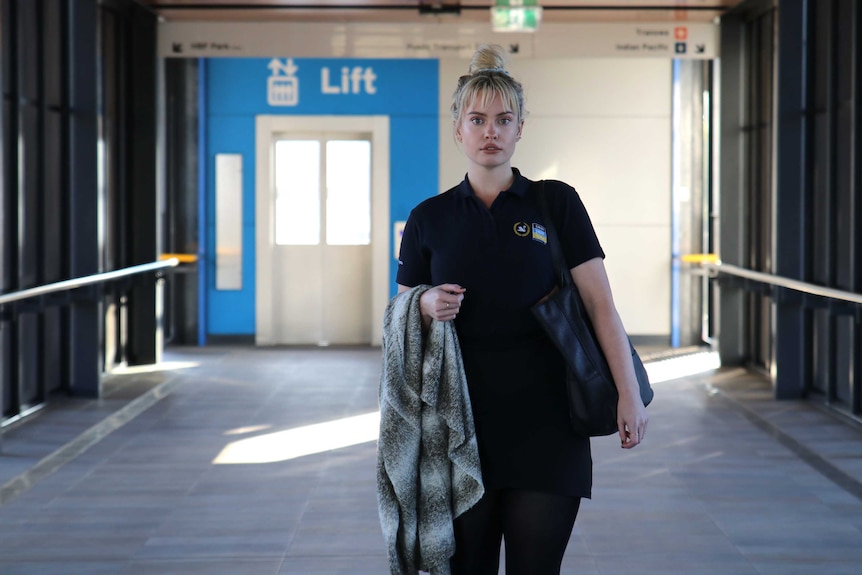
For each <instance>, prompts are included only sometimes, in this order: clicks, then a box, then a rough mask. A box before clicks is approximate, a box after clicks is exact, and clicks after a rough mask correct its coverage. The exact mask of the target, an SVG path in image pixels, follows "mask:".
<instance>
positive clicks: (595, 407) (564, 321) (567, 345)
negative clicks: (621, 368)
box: [532, 182, 653, 437]
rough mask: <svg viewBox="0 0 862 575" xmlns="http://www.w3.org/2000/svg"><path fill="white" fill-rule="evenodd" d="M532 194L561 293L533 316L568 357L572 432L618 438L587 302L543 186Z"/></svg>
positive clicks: (645, 392)
mask: <svg viewBox="0 0 862 575" xmlns="http://www.w3.org/2000/svg"><path fill="white" fill-rule="evenodd" d="M537 187H538V189H536V188H537ZM532 192H533V194H534V196H535V197H536V201H537V202H538V204H539V207H540V208H541V210H542V216H543V217H544V220H545V227H546V229H547V233H548V245H549V247H550V249H551V256H552V258H553V260H554V269H555V271H556V272H557V274H558V276H559V282H558V283H559V285H558V287H559V289H558V290H557V291H556V292H554V293H553V294H552V295H551V296H550V297H548V298H547V299H545V300H543V301H541V302H539V303H538V304H536V305H535V306H533V308H532V312H533V315H534V316H535V317H536V319H537V320H538V321H539V323H540V324H541V325H542V327H543V328H544V330H545V332H546V333H547V334H548V336H549V337H550V338H551V341H553V342H554V345H555V346H556V347H557V349H559V350H560V353H562V354H563V358H565V361H566V367H567V369H566V381H565V385H566V391H567V393H568V400H569V415H570V419H571V424H572V430H573V431H574V432H575V433H576V434H577V435H581V436H587V437H597V436H603V435H611V434H613V433H617V432H618V431H619V428H618V427H617V403H618V402H619V394H618V392H617V387H616V385H614V379H613V376H612V375H611V370H610V367H608V362H607V360H606V359H605V355H604V353H603V352H602V349H601V347H600V346H599V342H598V340H597V339H596V334H595V331H594V330H593V325H592V323H591V322H590V318H589V316H588V315H587V312H586V309H585V308H584V302H583V300H581V295H580V293H578V288H577V287H576V286H575V283H574V281H573V280H572V274H571V273H570V272H569V269H568V267H567V266H566V264H565V262H564V260H563V252H562V249H561V246H560V243H559V239H558V236H557V232H556V229H555V227H554V224H553V222H552V221H551V216H550V212H549V210H548V205H547V200H546V199H545V194H544V182H541V183H540V185H539V186H535V185H534V186H533V190H532ZM629 347H630V348H631V350H632V363H633V364H634V370H635V375H636V376H637V380H638V386H639V387H640V395H641V400H642V401H643V403H644V405H649V404H650V402H651V401H652V399H653V390H652V387H650V383H649V377H648V376H647V372H646V369H645V368H644V364H643V362H642V361H641V358H640V356H639V355H638V353H637V351H635V348H634V346H633V345H632V343H631V340H629Z"/></svg>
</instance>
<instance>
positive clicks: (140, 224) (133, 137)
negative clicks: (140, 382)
mask: <svg viewBox="0 0 862 575" xmlns="http://www.w3.org/2000/svg"><path fill="white" fill-rule="evenodd" d="M130 13H131V17H130V19H128V20H126V21H125V25H126V26H128V32H129V35H128V38H129V39H130V40H129V54H128V60H127V62H126V63H127V70H128V77H129V79H130V85H129V90H128V92H127V94H128V98H129V100H130V101H129V102H128V104H127V105H128V118H129V120H130V121H129V124H128V125H129V131H128V133H126V134H123V136H122V137H123V144H124V145H127V146H128V148H127V156H126V157H127V159H128V164H127V165H128V166H129V169H128V182H127V185H126V186H124V189H123V190H122V192H121V193H124V194H127V196H126V201H127V205H128V206H129V210H128V215H129V220H128V221H127V222H126V230H127V233H128V236H127V237H128V238H129V240H128V245H129V251H130V253H129V258H128V260H129V263H130V264H132V265H135V264H143V263H150V262H152V261H154V260H155V259H156V257H157V256H158V254H157V246H158V243H157V237H156V236H157V231H156V230H157V221H156V190H157V185H156V182H157V180H156V172H157V169H156V168H157V162H156V153H157V152H156V149H157V131H156V121H157V117H156V111H157V106H156V86H157V84H158V83H157V77H156V26H157V23H156V19H155V16H154V15H152V14H151V13H149V12H147V11H146V10H144V9H143V8H140V7H137V6H135V7H133V8H132V9H131V10H130ZM156 289H161V287H160V286H159V287H158V288H157V286H156V282H155V278H154V276H152V275H149V274H145V275H142V276H141V277H140V278H139V279H138V280H137V281H136V282H135V284H134V287H133V288H132V291H131V294H130V297H129V308H128V312H129V332H128V338H129V339H128V347H127V359H128V362H129V364H131V365H140V364H149V363H154V362H155V361H156V360H157V359H158V352H159V350H158V349H157V342H158V341H159V338H158V337H157V334H158V330H159V329H161V325H160V323H161V322H160V318H157V317H156V315H157V313H156V312H157V308H156Z"/></svg>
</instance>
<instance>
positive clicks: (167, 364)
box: [110, 361, 200, 375]
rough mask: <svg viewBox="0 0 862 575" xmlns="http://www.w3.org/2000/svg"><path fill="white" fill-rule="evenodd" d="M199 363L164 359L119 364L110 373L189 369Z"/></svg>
mask: <svg viewBox="0 0 862 575" xmlns="http://www.w3.org/2000/svg"><path fill="white" fill-rule="evenodd" d="M199 365H200V364H199V363H198V362H196V361H163V362H161V363H150V364H147V365H118V366H116V367H114V368H112V369H111V372H110V373H111V375H137V374H141V373H156V372H159V371H174V370H177V369H189V368H191V367H198V366H199Z"/></svg>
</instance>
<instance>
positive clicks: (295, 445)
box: [213, 411, 380, 465]
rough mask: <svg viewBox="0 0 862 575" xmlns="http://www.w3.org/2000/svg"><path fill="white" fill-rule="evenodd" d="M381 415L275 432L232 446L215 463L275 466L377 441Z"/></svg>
mask: <svg viewBox="0 0 862 575" xmlns="http://www.w3.org/2000/svg"><path fill="white" fill-rule="evenodd" d="M379 430H380V412H377V411H375V412H373V413H366V414H364V415H357V416H354V417H345V418H344V419H336V420H334V421H327V422H325V423H317V424H314V425H306V426H303V427H296V428H294V429H285V430H283V431H273V432H271V433H266V434H263V435H257V436H255V437H247V438H245V439H239V440H237V441H234V442H231V443H229V444H228V445H227V446H226V447H225V448H224V449H223V450H222V451H221V453H219V454H218V456H217V457H216V458H215V459H214V460H213V463H215V464H217V465H229V464H243V463H245V464H248V463H275V462H278V461H287V460H290V459H296V458H297V457H303V456H305V455H313V454H315V453H324V452H327V451H332V450H334V449H341V448H342V447H349V446H351V445H358V444H360V443H366V442H368V441H376V440H377V434H378V432H379Z"/></svg>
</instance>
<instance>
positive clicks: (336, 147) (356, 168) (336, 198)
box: [326, 140, 371, 246]
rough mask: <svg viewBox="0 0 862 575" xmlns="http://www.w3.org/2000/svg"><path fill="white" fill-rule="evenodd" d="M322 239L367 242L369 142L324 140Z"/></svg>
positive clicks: (334, 242) (335, 242)
mask: <svg viewBox="0 0 862 575" xmlns="http://www.w3.org/2000/svg"><path fill="white" fill-rule="evenodd" d="M326 243H327V244H329V245H339V246H365V245H368V244H370V243H371V142H368V141H365V140H330V141H328V142H327V143H326Z"/></svg>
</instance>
